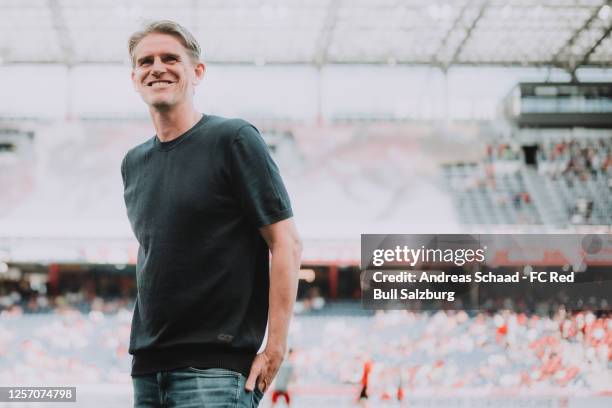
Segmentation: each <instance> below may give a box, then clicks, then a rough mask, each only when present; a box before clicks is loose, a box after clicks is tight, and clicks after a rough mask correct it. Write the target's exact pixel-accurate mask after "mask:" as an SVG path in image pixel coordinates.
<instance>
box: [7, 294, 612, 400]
mask: <svg viewBox="0 0 612 408" xmlns="http://www.w3.org/2000/svg"><path fill="white" fill-rule="evenodd" d="M100 302H102V303H100ZM103 304H105V301H99V302H98V304H97V305H93V304H92V306H91V310H90V311H89V312H87V313H83V312H81V311H79V310H77V309H76V308H75V307H73V306H70V305H69V304H68V303H65V304H59V303H57V302H56V305H55V306H53V307H52V308H51V310H50V312H49V313H45V314H41V313H37V314H25V313H23V311H22V310H21V309H19V308H15V307H13V308H10V309H5V310H4V311H2V312H1V313H0V381H1V382H4V383H6V382H8V381H12V382H15V381H24V383H31V382H39V383H52V382H57V383H61V382H63V383H93V384H96V383H123V384H128V383H129V381H130V378H129V375H128V373H129V367H130V357H129V355H128V353H127V347H128V344H129V331H130V322H131V317H132V316H131V309H130V308H129V307H127V305H122V306H118V307H117V308H116V309H114V310H113V312H108V310H110V309H107V310H105V309H104V307H103ZM355 307H359V305H356V306H355ZM289 343H290V347H292V348H293V349H294V350H295V358H294V364H295V382H294V383H293V384H292V387H297V388H298V389H299V390H300V392H301V393H309V392H317V389H320V388H321V387H326V388H325V389H328V390H329V389H330V387H331V389H332V391H333V390H334V389H338V390H340V389H342V387H347V386H350V387H354V389H357V387H358V384H359V381H360V378H361V376H362V372H363V364H364V363H366V362H367V363H368V364H370V365H371V378H370V386H369V387H370V390H369V393H370V395H371V396H372V398H380V399H381V400H385V399H389V398H395V397H393V396H395V395H399V394H397V390H398V389H401V391H402V395H409V394H410V393H411V392H416V391H417V390H427V389H430V390H431V389H446V390H449V389H450V390H455V389H477V388H478V389H480V388H482V387H488V389H492V390H507V389H515V388H525V389H534V390H544V391H546V390H548V391H551V390H553V391H554V390H557V391H558V390H560V389H565V388H568V389H582V390H601V389H605V388H606V387H608V386H609V384H610V380H611V379H612V377H611V376H612V319H611V318H610V316H609V315H608V314H605V313H597V312H593V311H584V312H578V313H568V312H565V311H564V310H563V309H560V310H558V311H557V312H556V313H554V314H553V315H537V314H531V315H528V314H523V313H515V312H511V311H502V312H497V313H484V312H482V313H473V314H468V313H466V312H465V311H456V312H455V311H446V312H444V311H440V312H434V313H426V312H422V313H416V312H409V311H390V312H389V311H387V312H383V311H379V312H377V313H376V314H375V315H372V316H349V317H346V316H344V317H341V316H333V315H297V316H295V317H294V320H293V322H292V327H291V331H290V339H289ZM334 387H337V388H334Z"/></svg>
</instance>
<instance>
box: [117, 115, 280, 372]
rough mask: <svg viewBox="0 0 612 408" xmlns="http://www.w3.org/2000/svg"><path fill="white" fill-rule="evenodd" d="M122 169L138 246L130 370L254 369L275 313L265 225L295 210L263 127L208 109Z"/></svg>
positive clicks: (139, 150) (152, 142) (133, 153)
mask: <svg viewBox="0 0 612 408" xmlns="http://www.w3.org/2000/svg"><path fill="white" fill-rule="evenodd" d="M121 174H122V176H123V185H124V198H125V204H126V207H127V215H128V218H129V220H130V224H131V226H132V230H133V231H134V234H135V236H136V238H137V240H138V243H139V244H140V247H139V250H138V260H137V265H136V281H137V288H138V295H137V299H136V307H135V309H134V316H133V319H132V332H131V337H130V349H129V351H130V353H131V354H132V355H133V361H132V375H138V374H147V373H152V372H156V371H161V370H169V369H172V368H180V367H188V366H193V367H199V368H212V367H217V368H227V369H231V370H235V371H238V372H241V373H243V374H244V375H245V376H246V375H248V373H249V370H250V365H251V362H252V361H253V358H254V356H255V354H256V352H257V350H258V349H259V347H260V346H261V343H262V340H263V337H264V333H265V329H266V323H267V316H268V289H269V251H268V247H267V245H266V242H265V241H264V240H263V238H262V237H261V235H260V233H259V230H258V228H260V227H262V226H265V225H269V224H273V223H275V222H278V221H281V220H283V219H287V218H290V217H291V216H292V211H291V205H290V202H289V197H288V195H287V191H286V190H285V187H284V185H283V182H282V180H281V177H280V174H279V172H278V168H277V166H276V164H275V163H274V161H273V160H272V158H271V157H270V154H269V152H268V148H267V146H266V144H265V143H264V141H263V139H262V137H261V136H260V134H259V132H258V131H257V129H256V128H255V127H253V126H252V125H250V124H249V123H248V122H245V121H243V120H239V119H225V118H221V117H218V116H208V115H204V116H203V117H202V119H201V120H200V121H199V122H198V123H197V124H196V125H195V126H194V127H193V128H191V129H190V130H188V131H187V132H185V133H184V134H182V135H181V136H179V137H178V138H176V139H174V140H172V141H170V142H165V143H162V142H160V140H159V139H158V138H157V136H155V137H153V138H151V139H149V140H148V141H146V142H144V143H142V144H141V145H138V146H136V147H134V148H133V149H131V150H130V151H129V152H128V153H127V154H126V156H125V158H124V159H123V162H122V165H121Z"/></svg>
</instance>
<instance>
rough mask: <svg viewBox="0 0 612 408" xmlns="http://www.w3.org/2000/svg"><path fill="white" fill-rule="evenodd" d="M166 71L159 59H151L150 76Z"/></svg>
mask: <svg viewBox="0 0 612 408" xmlns="http://www.w3.org/2000/svg"><path fill="white" fill-rule="evenodd" d="M165 71H166V66H165V65H164V63H163V62H162V60H161V58H159V57H155V58H154V59H153V65H152V66H151V74H153V75H160V74H162V73H164V72H165Z"/></svg>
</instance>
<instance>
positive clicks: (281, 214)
mask: <svg viewBox="0 0 612 408" xmlns="http://www.w3.org/2000/svg"><path fill="white" fill-rule="evenodd" d="M291 217H293V211H292V210H291V208H287V209H286V210H282V211H278V212H275V213H272V214H265V215H264V216H262V217H259V218H258V219H257V228H262V227H265V226H268V225H271V224H275V223H277V222H279V221H283V220H286V219H289V218H291Z"/></svg>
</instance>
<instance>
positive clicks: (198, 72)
mask: <svg viewBox="0 0 612 408" xmlns="http://www.w3.org/2000/svg"><path fill="white" fill-rule="evenodd" d="M194 72H195V80H194V81H193V85H194V86H195V85H198V84H199V83H200V81H201V80H202V78H204V74H205V73H206V65H204V63H203V62H198V64H197V65H196V66H195V68H194Z"/></svg>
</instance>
